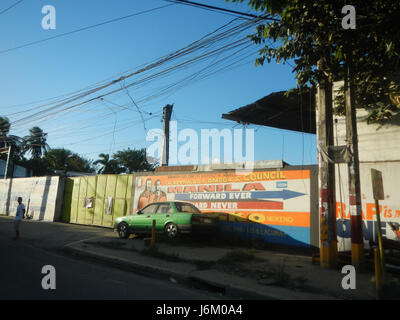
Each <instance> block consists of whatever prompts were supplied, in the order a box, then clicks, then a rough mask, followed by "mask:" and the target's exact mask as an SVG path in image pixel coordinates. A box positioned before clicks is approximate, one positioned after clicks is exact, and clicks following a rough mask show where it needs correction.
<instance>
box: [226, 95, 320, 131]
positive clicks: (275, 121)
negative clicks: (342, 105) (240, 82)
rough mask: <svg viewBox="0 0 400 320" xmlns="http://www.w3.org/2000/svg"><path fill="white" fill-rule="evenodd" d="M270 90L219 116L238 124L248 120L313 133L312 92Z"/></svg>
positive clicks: (313, 107) (313, 102) (313, 98)
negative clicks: (251, 101)
mask: <svg viewBox="0 0 400 320" xmlns="http://www.w3.org/2000/svg"><path fill="white" fill-rule="evenodd" d="M285 92H286V91H279V92H273V93H271V94H269V95H268V96H265V97H264V98H261V99H259V100H257V101H256V102H253V103H250V104H248V105H246V106H244V107H241V108H238V109H236V110H233V111H231V112H229V113H226V114H223V115H222V118H223V119H227V120H233V121H237V122H240V123H252V124H258V125H262V126H268V127H274V128H279V129H286V130H293V131H299V132H306V133H314V134H315V133H316V124H315V93H314V92H313V91H312V90H309V89H307V90H306V91H303V93H302V94H300V93H299V92H298V91H297V90H295V91H294V92H293V93H291V94H290V95H289V97H286V96H285Z"/></svg>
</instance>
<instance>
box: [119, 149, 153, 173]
mask: <svg viewBox="0 0 400 320" xmlns="http://www.w3.org/2000/svg"><path fill="white" fill-rule="evenodd" d="M113 159H114V160H116V161H117V163H118V165H119V166H120V167H121V168H122V169H123V171H122V172H124V173H132V172H138V171H152V170H154V165H153V164H150V163H148V162H147V159H146V150H145V149H140V150H136V149H134V150H131V149H129V148H128V149H127V150H122V151H118V152H117V153H115V154H114V155H113Z"/></svg>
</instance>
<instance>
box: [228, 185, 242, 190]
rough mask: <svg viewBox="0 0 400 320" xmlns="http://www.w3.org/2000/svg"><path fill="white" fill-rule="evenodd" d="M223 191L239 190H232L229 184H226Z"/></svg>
mask: <svg viewBox="0 0 400 320" xmlns="http://www.w3.org/2000/svg"><path fill="white" fill-rule="evenodd" d="M225 191H240V189H232V185H231V184H226V185H225Z"/></svg>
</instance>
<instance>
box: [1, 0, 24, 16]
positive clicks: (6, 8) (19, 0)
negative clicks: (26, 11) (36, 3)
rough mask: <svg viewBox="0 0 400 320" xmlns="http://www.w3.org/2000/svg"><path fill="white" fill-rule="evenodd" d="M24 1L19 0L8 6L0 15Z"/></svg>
mask: <svg viewBox="0 0 400 320" xmlns="http://www.w3.org/2000/svg"><path fill="white" fill-rule="evenodd" d="M22 1H24V0H19V1H17V2H15V3H14V4H13V5H11V6H9V7H8V8H6V9H4V10H3V11H1V12H0V15H1V14H3V13H5V12H7V11H8V10H10V9H12V8H14V7H15V6H16V5H17V4H19V3H21V2H22Z"/></svg>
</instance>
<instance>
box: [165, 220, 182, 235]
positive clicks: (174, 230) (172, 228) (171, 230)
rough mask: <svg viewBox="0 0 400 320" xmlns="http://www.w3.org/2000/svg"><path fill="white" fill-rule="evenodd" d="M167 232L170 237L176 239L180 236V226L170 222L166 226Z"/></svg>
mask: <svg viewBox="0 0 400 320" xmlns="http://www.w3.org/2000/svg"><path fill="white" fill-rule="evenodd" d="M164 231H165V234H166V235H167V237H168V238H169V239H175V238H176V237H177V236H178V233H179V230H178V226H177V225H176V224H175V223H172V222H170V223H168V224H167V225H166V226H165V229H164Z"/></svg>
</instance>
